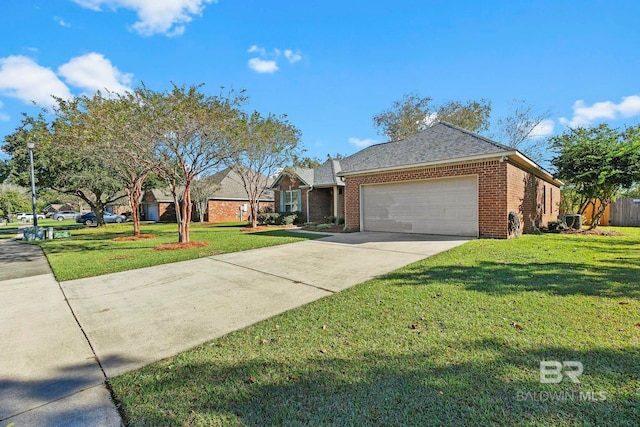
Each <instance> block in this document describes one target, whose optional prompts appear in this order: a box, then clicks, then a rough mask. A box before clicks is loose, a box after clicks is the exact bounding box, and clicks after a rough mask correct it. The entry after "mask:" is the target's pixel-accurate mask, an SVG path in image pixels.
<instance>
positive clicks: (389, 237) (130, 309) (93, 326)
mask: <svg viewBox="0 0 640 427" xmlns="http://www.w3.org/2000/svg"><path fill="white" fill-rule="evenodd" d="M467 240H468V239H466V238H460V237H446V236H424V235H409V234H391V233H351V234H336V235H333V236H330V237H327V238H323V239H318V240H309V241H304V242H299V243H292V244H287V245H281V246H273V247H269V248H262V249H256V250H251V251H245V252H236V253H231V254H225V255H218V256H213V257H208V258H201V259H197V260H191V261H185V262H180V263H174V264H166V265H161V266H156V267H150V268H144V269H138V270H132V271H127V272H122V273H115V274H110V275H105V276H100V277H93V278H88V279H80V280H73V281H68V282H63V283H61V284H60V287H58V284H57V283H56V282H55V280H54V279H53V277H52V276H51V275H50V273H47V274H43V275H39V276H34V277H35V278H36V279H37V280H36V279H34V277H30V278H29V280H22V279H18V282H14V281H13V280H7V281H0V292H3V293H4V294H6V298H9V299H10V300H11V301H12V302H13V304H15V305H9V307H14V306H15V307H16V308H15V309H11V310H12V315H10V316H5V315H4V313H3V314H1V315H0V332H1V333H2V336H3V337H4V336H5V333H7V334H9V335H7V336H8V338H7V339H8V341H5V340H4V339H3V342H11V343H13V342H15V343H18V344H20V343H21V341H22V340H24V338H25V330H29V331H34V332H30V334H31V335H32V336H33V338H29V339H28V340H27V341H28V343H23V344H20V347H18V348H17V349H16V347H15V346H14V348H13V351H12V349H11V346H6V345H5V346H3V349H2V350H0V351H1V352H2V353H1V354H2V358H0V407H1V408H2V411H0V420H3V421H2V423H0V426H1V427H3V426H4V424H6V423H7V422H11V421H14V419H13V418H11V419H6V417H7V416H8V415H11V414H16V413H18V411H25V410H28V408H29V407H31V408H33V407H35V406H34V405H43V404H45V406H43V407H42V408H46V407H50V408H56V410H57V411H59V413H60V414H63V415H69V414H77V413H78V411H73V410H68V409H64V407H63V406H62V405H61V404H60V403H58V402H63V401H58V402H54V403H51V404H48V405H46V402H47V401H51V400H54V399H60V398H61V397H63V396H68V395H73V393H76V394H75V395H73V396H82V394H83V393H89V392H92V391H93V392H94V393H97V391H98V390H103V387H101V386H100V384H101V383H102V381H103V379H104V378H103V377H101V375H102V372H101V371H100V366H98V364H97V363H96V361H95V359H94V358H93V356H94V353H93V352H95V355H96V356H97V358H98V360H99V361H100V364H101V367H102V369H103V370H104V373H105V374H106V376H107V377H113V376H116V375H119V374H122V373H124V372H127V371H129V370H132V369H136V368H139V367H142V366H144V365H147V364H148V363H151V362H154V361H157V360H160V359H163V358H166V357H169V356H172V355H175V354H177V353H179V352H181V351H184V350H187V349H190V348H192V347H195V346H197V345H199V344H202V343H204V342H206V341H209V340H211V339H214V338H217V337H220V336H222V335H224V334H227V333H229V332H231V331H234V330H237V329H239V328H242V327H245V326H248V325H250V324H253V323H255V322H257V321H260V320H262V319H266V318H268V317H271V316H274V315H276V314H279V313H282V312H284V311H287V310H290V309H292V308H295V307H298V306H301V305H303V304H306V303H308V302H311V301H314V300H317V299H319V298H323V297H325V296H328V295H332V294H334V293H336V292H339V291H341V290H343V289H345V288H347V287H350V286H353V285H355V284H357V283H361V282H363V281H365V280H368V279H371V278H373V277H376V276H379V275H381V274H384V273H387V272H390V271H392V270H395V269H397V268H400V267H402V266H405V265H407V264H410V263H412V262H415V261H418V260H420V259H423V258H426V257H428V256H430V255H433V254H435V253H438V252H441V251H444V250H447V249H450V248H452V247H455V246H458V245H460V244H462V243H464V242H466V241H467ZM4 245H6V243H5V244H3V246H2V251H1V252H2V253H4V252H5V248H7V250H9V248H8V247H7V246H4ZM14 245H18V246H23V245H20V244H17V243H13V244H10V246H11V247H13V246H14ZM0 263H2V260H1V259H0ZM1 277H3V276H2V270H1V269H0V278H1ZM60 289H62V290H63V291H64V295H66V297H67V298H68V302H69V304H70V306H71V307H72V308H73V313H74V315H75V318H74V316H73V315H72V313H71V310H70V309H69V307H68V306H66V302H65V301H64V297H63V296H62V292H61V291H60ZM56 292H57V294H56ZM58 294H59V295H58ZM36 296H38V297H39V298H40V300H39V301H41V305H42V306H41V307H40V306H38V305H35V304H32V303H30V302H29V300H32V299H36ZM9 299H7V301H9ZM3 301H4V300H3ZM2 305H3V306H6V305H5V304H2ZM54 306H55V308H54ZM38 307H39V308H38ZM28 310H31V311H34V312H35V313H43V312H44V313H45V315H42V316H43V319H42V320H37V315H32V316H29V317H27V319H29V321H28V322H25V321H24V319H25V315H24V314H22V315H19V314H20V313H25V312H27V311H28ZM31 311H29V312H31ZM44 318H46V320H45V319H44ZM76 319H77V322H76ZM5 322H8V323H7V324H8V325H9V327H8V331H6V330H7V328H6V327H5ZM78 325H81V327H82V331H80V327H79V326H78ZM20 328H21V330H22V332H15V333H14V330H15V331H19V330H20ZM36 330H37V331H36ZM5 331H6V332H5ZM83 333H84V334H86V339H85V335H83ZM49 337H51V338H49ZM54 337H55V338H54ZM87 339H88V341H87ZM38 342H42V346H38ZM89 342H90V343H91V346H89V344H88V343H89ZM48 343H50V344H48ZM56 343H57V345H56ZM63 343H64V344H63ZM40 347H42V348H40ZM56 348H57V350H56ZM92 351H93V352H92ZM56 352H60V353H63V354H62V355H58V354H57V353H56ZM33 353H35V354H39V355H41V356H38V357H36V358H31V354H33ZM47 354H49V355H51V354H55V357H45V356H46V355H47ZM5 357H11V358H12V359H10V360H13V362H12V363H8V364H7V363H5V362H4V360H5ZM23 359H26V360H23ZM21 360H23V361H22V362H20V361H21ZM20 363H22V364H20ZM14 364H15V366H14ZM16 367H18V368H17V369H16ZM39 370H42V373H39V372H40V371H39ZM20 373H22V374H20ZM58 383H59V384H58ZM5 384H6V385H5ZM52 384H53V385H54V386H52V388H53V389H58V388H60V389H61V392H60V393H57V394H55V396H54V395H50V394H48V393H46V392H43V391H42V390H43V389H48V387H49V386H51V385H52ZM5 388H7V389H8V390H9V393H8V394H6V393H5V392H4V391H3V390H4V389H5ZM82 390H86V391H82ZM5 395H6V396H7V399H8V400H7V402H8V404H9V405H5ZM25 395H26V396H29V399H28V400H27V401H25V400H23V399H21V398H19V396H25ZM87 396H88V394H87ZM14 397H15V398H14ZM106 397H108V394H107V396H106ZM47 399H49V400H47ZM76 401H77V402H79V401H80V400H76ZM101 402H102V403H101V405H100V404H95V403H94V404H89V402H88V401H87V406H86V410H87V411H92V412H93V413H95V414H105V416H106V414H108V411H106V412H105V411H104V410H105V408H106V406H105V405H106V403H110V401H109V402H107V400H105V399H102V400H101ZM5 406H6V407H7V410H4V408H5ZM110 409H111V410H112V412H111V413H113V411H114V409H113V406H112V407H111V408H110ZM39 410H41V409H37V410H36V411H39ZM84 410H85V409H83V411H84ZM36 411H33V412H36ZM54 412H55V411H54ZM81 412H82V411H81ZM27 414H29V413H27ZM116 415H117V414H116ZM24 416H25V415H24V414H23V415H21V416H20V417H24ZM20 417H17V418H16V427H17V426H18V425H28V424H34V423H24V424H19V423H18V422H17V420H18V419H20ZM118 421H119V420H118ZM36 424H38V425H91V424H96V425H97V424H99V425H117V424H108V423H107V418H105V422H102V423H95V422H94V423H86V424H82V423H81V422H79V423H76V424H65V423H51V424H48V423H41V422H40V423H36Z"/></svg>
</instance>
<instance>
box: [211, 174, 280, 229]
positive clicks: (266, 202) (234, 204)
mask: <svg viewBox="0 0 640 427" xmlns="http://www.w3.org/2000/svg"><path fill="white" fill-rule="evenodd" d="M208 180H209V181H210V182H212V183H213V184H215V185H217V186H218V189H217V190H216V192H215V193H214V194H213V196H212V197H210V198H209V202H208V203H207V214H206V220H207V221H208V222H233V221H246V220H248V219H249V215H250V214H251V212H250V209H249V198H248V197H247V192H246V191H245V189H244V186H243V185H242V178H241V177H240V175H239V174H238V172H237V171H236V170H234V169H231V168H227V169H224V170H222V171H220V172H218V173H216V174H214V175H212V176H211V177H209V178H208ZM265 182H266V183H267V186H269V184H271V179H266V180H265ZM266 208H269V209H271V210H273V209H274V205H273V190H271V189H270V188H266V189H265V191H264V192H263V193H262V197H260V199H259V200H258V210H264V209H266Z"/></svg>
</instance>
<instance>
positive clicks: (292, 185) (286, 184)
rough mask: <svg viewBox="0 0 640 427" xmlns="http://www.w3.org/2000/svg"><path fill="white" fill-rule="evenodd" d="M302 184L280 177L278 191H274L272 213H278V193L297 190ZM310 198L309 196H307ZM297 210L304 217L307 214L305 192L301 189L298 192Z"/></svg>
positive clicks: (289, 178)
mask: <svg viewBox="0 0 640 427" xmlns="http://www.w3.org/2000/svg"><path fill="white" fill-rule="evenodd" d="M300 185H302V183H301V182H300V181H299V180H298V179H296V178H293V179H292V178H291V177H288V176H284V177H282V179H281V180H280V190H275V191H274V212H280V191H289V190H298V189H299V188H300ZM309 196H311V194H309ZM299 210H300V211H301V212H303V213H304V214H305V215H306V214H307V190H306V189H304V188H303V189H302V191H301V192H300V207H299Z"/></svg>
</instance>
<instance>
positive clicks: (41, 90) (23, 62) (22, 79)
mask: <svg viewBox="0 0 640 427" xmlns="http://www.w3.org/2000/svg"><path fill="white" fill-rule="evenodd" d="M0 93H2V94H4V95H7V96H10V97H12V98H17V99H20V100H22V101H24V102H26V103H30V102H35V103H36V104H39V105H41V106H51V105H53V104H54V103H55V101H54V100H53V98H52V97H51V96H52V95H54V96H57V97H60V98H63V99H68V98H70V97H71V92H70V91H69V88H68V87H67V86H66V85H65V84H64V83H63V82H62V81H60V79H59V78H58V76H56V74H55V73H54V72H53V71H52V70H51V69H49V68H46V67H42V66H40V65H38V64H37V63H36V62H35V61H34V60H33V59H31V58H27V57H26V56H9V57H6V58H0Z"/></svg>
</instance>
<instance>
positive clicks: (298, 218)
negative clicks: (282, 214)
mask: <svg viewBox="0 0 640 427" xmlns="http://www.w3.org/2000/svg"><path fill="white" fill-rule="evenodd" d="M291 215H295V218H294V222H293V224H296V225H302V224H304V223H305V222H307V218H306V216H305V214H303V213H302V212H300V211H297V212H292V213H291Z"/></svg>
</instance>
